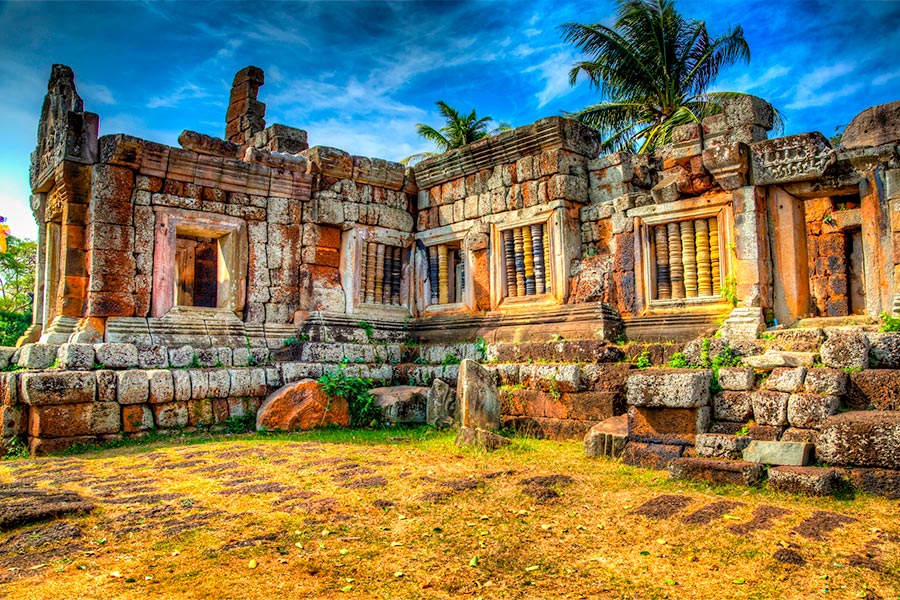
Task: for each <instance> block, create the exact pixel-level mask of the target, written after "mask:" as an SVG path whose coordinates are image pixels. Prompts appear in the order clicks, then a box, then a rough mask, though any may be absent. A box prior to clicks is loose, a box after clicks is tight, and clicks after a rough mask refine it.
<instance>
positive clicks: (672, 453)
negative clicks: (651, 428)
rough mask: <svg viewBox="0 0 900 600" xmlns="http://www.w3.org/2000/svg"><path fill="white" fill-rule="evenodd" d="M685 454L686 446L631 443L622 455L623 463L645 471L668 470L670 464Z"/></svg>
mask: <svg viewBox="0 0 900 600" xmlns="http://www.w3.org/2000/svg"><path fill="white" fill-rule="evenodd" d="M683 452H684V446H676V445H672V444H645V443H642V442H635V441H629V442H628V444H627V445H626V446H625V452H623V454H622V462H624V463H625V464H626V465H631V466H634V467H643V468H645V469H666V468H668V466H669V463H671V462H672V461H673V460H675V459H677V458H680V457H681V455H682V453H683Z"/></svg>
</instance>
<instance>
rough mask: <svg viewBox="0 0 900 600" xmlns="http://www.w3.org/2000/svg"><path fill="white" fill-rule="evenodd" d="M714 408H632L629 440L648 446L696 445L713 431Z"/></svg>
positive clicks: (630, 408) (629, 410)
mask: <svg viewBox="0 0 900 600" xmlns="http://www.w3.org/2000/svg"><path fill="white" fill-rule="evenodd" d="M709 417H710V408H709V407H708V406H704V407H702V408H645V407H642V406H631V407H629V408H628V439H629V440H634V441H638V442H644V443H648V444H675V445H683V446H692V445H693V444H694V439H695V438H696V436H697V434H698V433H704V432H706V431H707V430H708V429H709Z"/></svg>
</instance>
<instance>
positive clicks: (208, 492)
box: [0, 427, 900, 599]
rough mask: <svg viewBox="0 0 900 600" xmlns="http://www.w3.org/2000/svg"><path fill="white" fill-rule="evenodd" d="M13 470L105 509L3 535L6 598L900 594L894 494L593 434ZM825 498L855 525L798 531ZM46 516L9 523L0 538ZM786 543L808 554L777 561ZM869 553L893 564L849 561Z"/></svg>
mask: <svg viewBox="0 0 900 600" xmlns="http://www.w3.org/2000/svg"><path fill="white" fill-rule="evenodd" d="M17 480H28V481H30V482H31V483H33V484H36V485H38V486H39V487H43V488H61V489H65V490H69V491H74V492H77V493H79V494H82V495H84V496H89V497H91V498H93V499H95V501H96V503H97V505H98V508H97V509H96V510H95V511H94V512H92V513H91V514H88V515H82V516H70V517H65V518H63V519H61V521H64V522H66V523H72V524H74V525H77V526H78V527H79V528H80V529H81V531H83V532H84V536H83V537H81V538H78V539H77V540H75V541H74V543H72V542H52V543H48V544H47V545H43V546H39V547H36V548H34V549H29V550H27V551H25V552H21V551H19V552H17V553H15V554H14V555H13V554H11V553H9V552H7V553H4V551H3V550H2V546H0V582H2V581H5V583H0V588H2V590H3V593H4V595H8V596H9V597H11V598H22V599H29V598H49V597H52V598H140V597H165V598H198V597H209V598H217V597H235V598H236V597H240V598H273V597H312V598H448V597H452V598H461V597H472V598H475V597H483V598H537V597H540V598H565V597H571V598H577V597H588V598H601V599H605V598H666V597H668V598H710V599H712V598H715V599H720V598H789V599H790V598H797V599H800V598H814V597H822V595H823V594H824V591H823V590H824V589H826V588H828V589H829V590H830V592H829V597H830V596H834V597H864V596H858V594H860V593H862V592H865V591H868V590H871V591H874V592H875V593H877V594H878V595H880V596H881V597H883V598H892V597H896V595H897V593H898V590H900V580H898V571H900V568H898V566H900V562H898V561H900V556H898V548H897V544H896V542H895V541H894V542H892V541H890V540H896V539H897V538H896V536H898V535H900V525H898V523H897V520H896V516H895V515H896V503H895V502H890V501H888V500H883V499H878V498H871V497H867V496H864V495H860V496H857V497H856V498H855V499H852V500H838V499H811V498H803V497H795V496H790V495H787V494H782V493H777V492H771V491H768V490H765V489H747V488H734V487H728V486H725V487H710V486H707V485H704V484H697V483H690V482H673V481H670V480H669V479H668V477H667V475H666V474H665V472H662V471H651V470H644V469H639V468H634V467H630V466H626V465H623V464H621V463H620V462H617V461H613V460H604V459H600V460H589V459H585V458H584V457H583V456H582V446H581V444H580V443H579V442H563V443H560V442H553V441H543V440H534V439H516V440H515V442H514V444H513V445H512V446H511V447H509V448H504V449H502V450H499V451H497V452H494V453H484V452H480V451H477V450H468V449H459V448H457V447H456V446H455V445H454V444H453V434H452V433H447V432H438V431H435V430H433V429H429V428H400V427H386V428H381V429H375V430H367V429H324V430H316V431H312V432H306V433H268V434H245V435H230V436H229V435H225V434H218V435H216V434H192V435H181V436H177V437H169V438H161V437H157V438H155V439H150V440H147V441H143V442H141V443H140V444H137V445H129V446H124V447H119V448H108V449H104V450H91V451H85V450H84V449H82V451H81V453H79V454H74V453H73V454H69V455H67V456H65V457H57V458H50V459H21V460H13V461H6V462H3V463H0V485H2V484H10V483H13V482H14V481H17ZM536 487H537V488H541V489H536ZM129 489H133V490H134V491H129ZM139 490H140V491H139ZM542 490H543V492H542ZM547 490H549V492H548V491H547ZM536 492H541V493H536ZM661 495H676V496H683V497H685V498H686V500H685V501H684V502H683V504H685V505H686V506H685V508H683V509H681V510H679V511H678V512H676V513H675V514H672V515H671V516H667V517H666V518H664V519H651V518H648V517H646V516H642V515H641V514H638V512H636V509H638V508H639V507H641V506H642V505H643V504H644V503H646V502H648V501H650V500H652V499H654V498H656V497H658V496H661ZM154 497H155V498H154ZM129 498H134V499H135V500H134V501H129V500H128V499H129ZM723 500H729V501H733V502H735V503H736V505H735V506H734V508H729V509H728V513H727V517H725V516H722V517H718V518H716V519H713V520H711V521H710V522H709V523H706V524H704V525H698V524H696V523H693V524H692V523H690V522H684V521H683V518H684V517H685V516H687V515H689V514H691V513H693V512H694V511H696V510H699V509H701V508H703V507H704V506H708V505H709V504H711V503H713V502H720V501H723ZM760 507H775V508H779V509H784V510H786V511H788V512H787V514H785V515H784V516H782V517H779V518H777V519H774V520H772V522H771V524H770V525H769V526H768V527H767V528H765V529H757V530H754V531H753V532H751V533H748V534H746V535H737V534H734V533H732V532H731V531H730V530H729V527H730V526H732V525H735V524H740V523H744V522H749V521H751V520H752V519H753V516H754V514H756V513H755V511H757V509H760ZM816 511H830V512H833V513H838V514H841V515H848V516H853V517H855V518H856V519H858V520H857V521H856V522H853V523H848V524H846V525H843V526H842V527H840V528H838V529H836V530H835V531H833V532H832V533H830V535H829V536H828V537H827V538H826V539H824V540H815V539H808V538H805V537H803V536H802V535H800V534H798V533H796V532H795V531H794V530H795V529H796V528H797V527H798V526H799V525H800V524H801V523H804V522H805V521H806V520H808V519H810V518H811V517H812V516H813V515H814V513H816ZM40 527H41V526H40V525H37V526H29V527H23V528H20V529H18V530H15V531H12V532H9V533H4V534H2V535H0V544H2V543H3V542H4V540H5V539H8V538H9V537H11V536H14V535H18V534H22V533H25V534H26V537H27V536H29V535H38V534H35V533H33V532H35V531H38V530H39V528H40ZM801 531H802V529H801ZM879 536H882V537H879ZM892 536H894V537H892ZM879 539H881V540H882V541H880V542H879V541H878V540H879ZM101 540H102V541H101ZM76 546H77V548H76ZM795 546H796V547H795ZM786 548H789V549H791V550H792V551H794V552H796V553H797V554H799V555H800V556H801V557H802V558H803V559H804V562H803V564H785V563H782V562H779V561H778V560H776V559H775V558H774V555H775V553H776V552H777V551H778V550H780V549H786ZM867 548H868V550H867ZM58 549H65V551H60V552H59V553H57V554H56V555H55V556H54V557H50V558H46V557H47V556H49V555H48V554H47V553H48V551H54V552H55V551H56V550H58ZM872 549H874V551H873V550H872ZM866 552H869V553H871V554H875V557H874V559H875V560H877V561H878V564H879V565H880V567H879V568H877V569H874V568H869V567H865V566H859V565H857V564H855V563H854V562H853V561H852V560H850V559H849V557H850V556H853V555H857V554H858V555H861V556H864V555H865V553H866ZM39 553H44V554H40V555H39ZM41 556H44V557H45V558H41ZM13 560H16V561H19V562H18V563H16V564H17V565H19V567H18V568H17V570H14V571H10V570H9V568H10V566H11V565H12V562H11V561H13ZM251 561H255V562H251ZM251 564H252V565H254V566H253V568H251ZM33 566H37V568H35V569H32V568H31V567H33ZM398 573H399V575H398ZM824 576H827V577H824ZM738 580H740V581H741V583H735V582H736V581H738ZM347 588H349V589H347ZM341 590H346V591H341Z"/></svg>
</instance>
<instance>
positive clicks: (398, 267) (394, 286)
mask: <svg viewBox="0 0 900 600" xmlns="http://www.w3.org/2000/svg"><path fill="white" fill-rule="evenodd" d="M393 251H394V252H393V254H394V256H393V260H392V261H391V304H396V305H399V304H400V278H401V277H402V273H403V248H401V247H400V246H394V247H393Z"/></svg>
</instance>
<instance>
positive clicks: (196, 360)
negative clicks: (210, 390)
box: [185, 354, 201, 369]
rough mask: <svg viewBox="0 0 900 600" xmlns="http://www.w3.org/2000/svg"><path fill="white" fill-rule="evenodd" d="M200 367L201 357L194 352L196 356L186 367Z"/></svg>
mask: <svg viewBox="0 0 900 600" xmlns="http://www.w3.org/2000/svg"><path fill="white" fill-rule="evenodd" d="M200 367H201V365H200V357H199V356H197V355H196V354H194V356H192V357H191V362H189V363H188V365H187V366H186V367H185V369H199V368H200Z"/></svg>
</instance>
